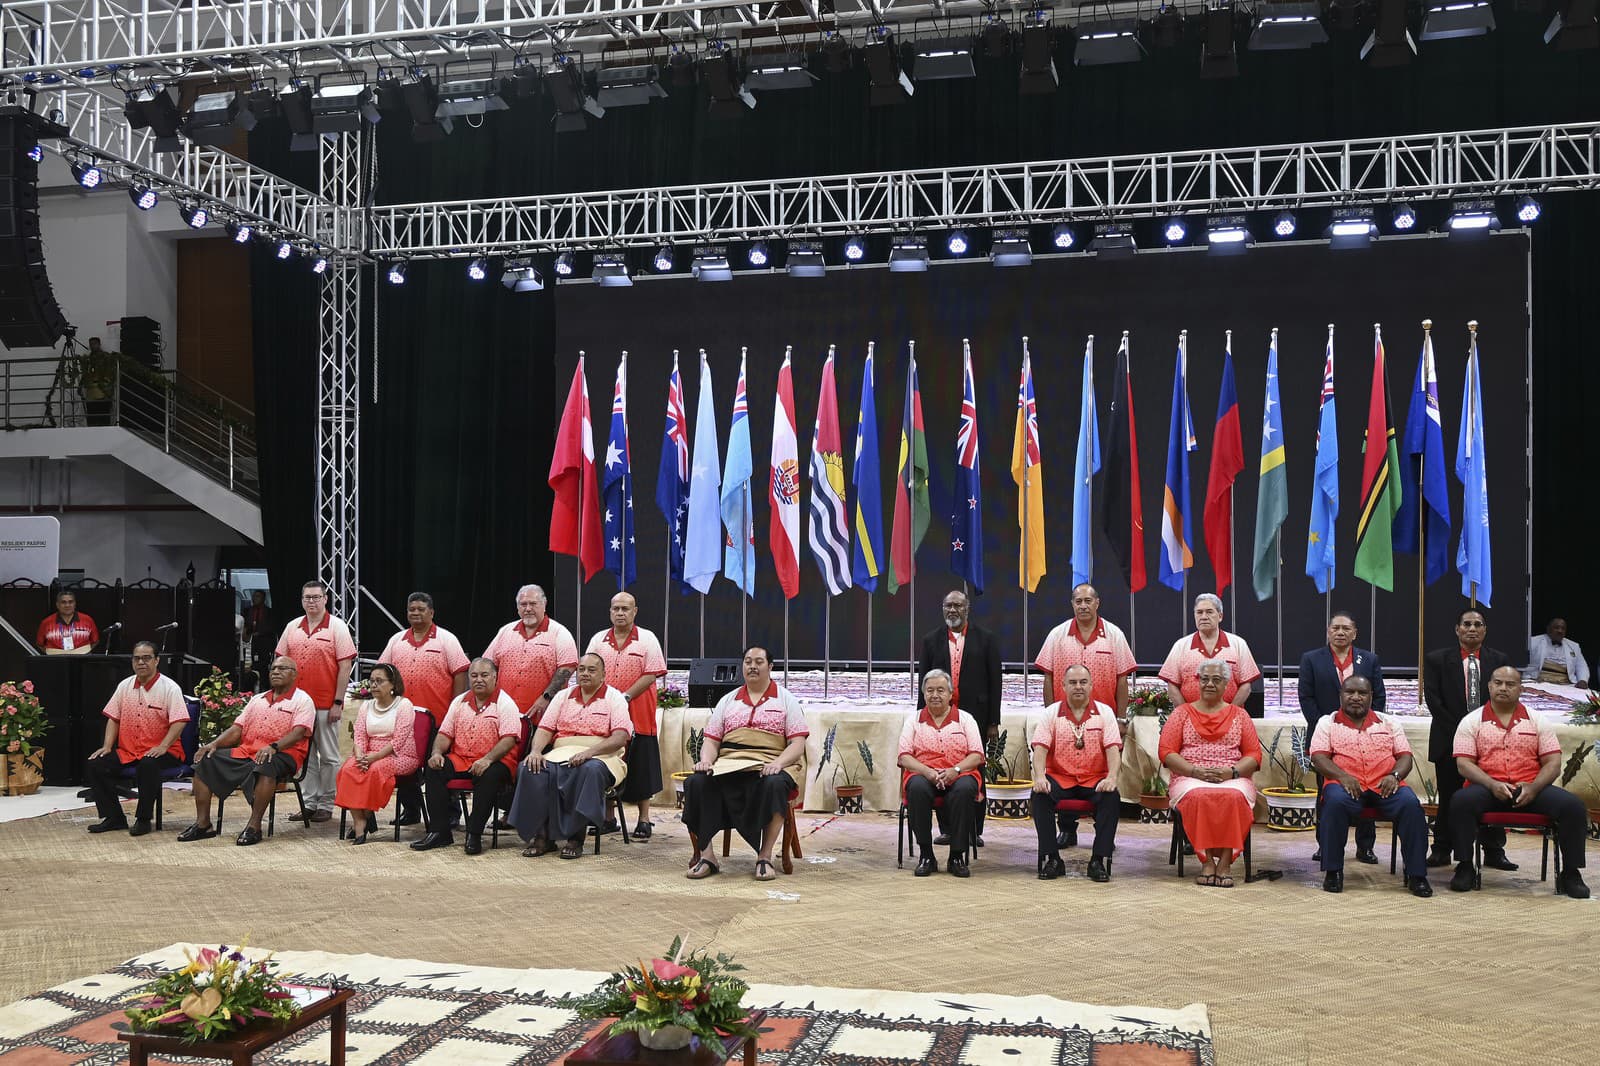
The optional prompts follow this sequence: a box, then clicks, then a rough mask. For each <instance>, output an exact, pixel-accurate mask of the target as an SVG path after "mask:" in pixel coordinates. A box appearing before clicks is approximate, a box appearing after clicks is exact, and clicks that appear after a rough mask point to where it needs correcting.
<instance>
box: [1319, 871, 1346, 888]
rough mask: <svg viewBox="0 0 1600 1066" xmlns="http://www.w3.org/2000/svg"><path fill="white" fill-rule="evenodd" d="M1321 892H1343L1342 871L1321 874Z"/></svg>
mask: <svg viewBox="0 0 1600 1066" xmlns="http://www.w3.org/2000/svg"><path fill="white" fill-rule="evenodd" d="M1322 891H1324V892H1343V891H1344V871H1343V870H1329V871H1328V872H1327V873H1325V874H1323V875H1322Z"/></svg>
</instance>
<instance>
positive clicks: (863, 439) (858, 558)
mask: <svg viewBox="0 0 1600 1066" xmlns="http://www.w3.org/2000/svg"><path fill="white" fill-rule="evenodd" d="M876 403H877V401H876V399H875V398H874V395H873V383H872V345H871V344H868V345H867V365H866V367H865V369H864V370H863V371H862V374H861V410H860V412H859V413H858V414H857V415H856V468H855V482H856V536H855V551H854V553H853V554H852V558H851V570H852V571H853V572H854V577H855V583H856V585H857V586H858V587H860V588H864V589H866V590H867V591H868V592H876V591H877V589H878V575H879V574H881V573H883V564H882V560H883V495H882V489H881V488H880V487H879V485H878V409H877V407H876V406H875V404H876Z"/></svg>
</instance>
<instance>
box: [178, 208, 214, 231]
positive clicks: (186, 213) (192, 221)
mask: <svg viewBox="0 0 1600 1066" xmlns="http://www.w3.org/2000/svg"><path fill="white" fill-rule="evenodd" d="M178 215H179V217H181V218H182V219H183V221H184V224H185V225H187V226H188V227H189V228H190V229H200V228H201V227H203V226H204V225H205V224H206V223H207V222H210V221H211V212H210V211H207V210H206V209H205V208H204V207H201V206H200V205H199V204H180V205H178Z"/></svg>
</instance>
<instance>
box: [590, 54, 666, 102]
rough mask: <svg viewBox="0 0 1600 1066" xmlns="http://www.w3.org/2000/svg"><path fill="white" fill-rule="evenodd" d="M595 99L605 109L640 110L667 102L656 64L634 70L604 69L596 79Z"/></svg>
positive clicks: (625, 68) (626, 68)
mask: <svg viewBox="0 0 1600 1066" xmlns="http://www.w3.org/2000/svg"><path fill="white" fill-rule="evenodd" d="M595 86H596V88H595V99H596V100H598V101H599V102H600V106H601V107H637V106H639V105H641V104H648V103H649V102H650V101H651V100H665V99H666V98H667V90H666V89H665V88H663V87H662V85H661V70H660V68H659V67H657V66H656V65H655V64H654V63H645V64H642V65H639V66H632V67H604V68H602V69H601V71H600V73H599V74H597V75H596V76H595Z"/></svg>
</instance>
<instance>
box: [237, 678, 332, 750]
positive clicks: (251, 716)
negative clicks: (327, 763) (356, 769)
mask: <svg viewBox="0 0 1600 1066" xmlns="http://www.w3.org/2000/svg"><path fill="white" fill-rule="evenodd" d="M233 724H234V725H236V726H238V727H239V728H240V729H241V730H243V731H244V736H243V737H241V738H240V740H239V746H238V747H236V748H234V749H233V755H234V758H237V759H249V758H252V757H254V755H255V753H256V752H258V751H260V750H261V749H262V748H264V747H266V746H267V745H269V744H271V743H272V742H273V741H275V740H281V739H283V737H284V734H286V733H288V732H289V730H291V729H293V728H294V727H295V726H305V729H306V735H305V736H303V737H301V738H300V739H299V740H297V741H295V742H294V743H293V744H290V745H289V746H288V747H287V748H284V749H283V753H284V754H285V755H287V756H289V758H291V759H293V760H294V765H295V767H296V769H298V768H299V767H300V766H301V765H303V764H304V763H305V761H306V751H307V749H308V748H309V747H310V746H311V730H313V729H315V728H316V725H317V706H316V704H314V703H312V702H311V697H310V696H308V695H306V694H305V693H304V692H302V691H301V690H300V689H294V690H292V691H290V692H289V693H288V695H285V696H277V695H274V694H273V693H272V692H270V691H268V692H263V693H261V694H260V695H258V696H256V697H255V698H254V699H252V700H251V701H250V702H249V703H247V704H245V707H244V710H243V711H241V712H240V714H239V717H238V718H237V719H235V720H234V723H233Z"/></svg>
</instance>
